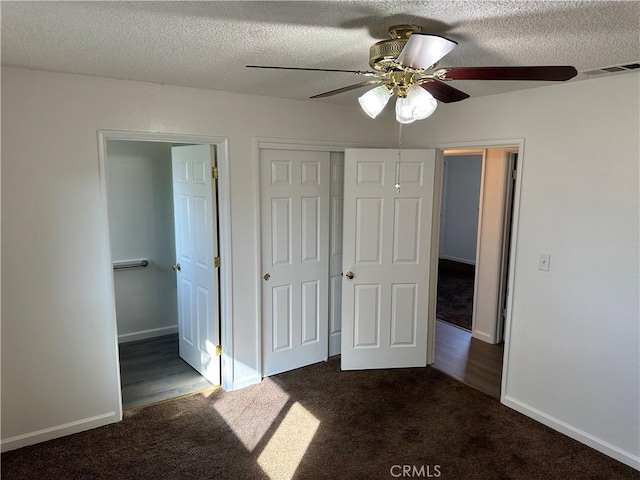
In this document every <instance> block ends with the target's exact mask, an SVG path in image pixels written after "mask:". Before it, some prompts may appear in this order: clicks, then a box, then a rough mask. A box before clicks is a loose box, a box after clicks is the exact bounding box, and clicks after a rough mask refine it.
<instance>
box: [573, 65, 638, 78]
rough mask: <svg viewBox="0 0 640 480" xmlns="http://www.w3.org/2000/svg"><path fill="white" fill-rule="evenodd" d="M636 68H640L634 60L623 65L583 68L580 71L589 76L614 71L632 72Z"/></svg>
mask: <svg viewBox="0 0 640 480" xmlns="http://www.w3.org/2000/svg"><path fill="white" fill-rule="evenodd" d="M638 69H640V63H637V62H636V63H627V64H624V65H611V66H610V67H602V68H596V69H594V70H583V71H582V72H581V73H583V74H585V75H587V76H589V77H590V76H592V75H594V76H595V75H613V74H615V73H623V72H632V71H634V70H638Z"/></svg>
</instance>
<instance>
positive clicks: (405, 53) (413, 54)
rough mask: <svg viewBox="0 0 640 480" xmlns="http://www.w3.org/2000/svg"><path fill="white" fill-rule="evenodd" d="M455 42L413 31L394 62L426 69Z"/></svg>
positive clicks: (448, 50) (452, 46) (455, 43)
mask: <svg viewBox="0 0 640 480" xmlns="http://www.w3.org/2000/svg"><path fill="white" fill-rule="evenodd" d="M456 45H458V43H457V42H454V41H453V40H449V39H448V38H444V37H440V36H438V35H427V34H424V33H418V32H414V33H412V34H411V36H410V37H409V40H407V43H406V44H405V46H404V48H403V49H402V51H401V52H400V55H398V58H397V60H396V62H398V63H399V64H400V65H403V66H405V67H411V68H424V69H427V68H429V67H430V66H432V65H433V64H434V63H436V62H437V61H438V60H440V59H441V58H442V57H444V56H445V55H446V54H447V53H449V52H450V51H451V50H453V49H454V48H455V47H456Z"/></svg>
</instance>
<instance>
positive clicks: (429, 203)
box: [341, 149, 435, 370]
mask: <svg viewBox="0 0 640 480" xmlns="http://www.w3.org/2000/svg"><path fill="white" fill-rule="evenodd" d="M396 169H398V170H396ZM396 172H399V180H400V182H399V183H400V192H397V191H396V189H395V184H396V180H397V178H396ZM434 173H435V150H403V151H402V157H401V159H400V162H398V151H397V150H381V149H376V150H371V149H366V150H365V149H354V150H347V151H346V153H345V171H344V212H343V214H344V230H343V252H342V254H343V270H344V272H345V274H346V272H350V274H349V276H351V274H352V275H353V278H352V279H349V278H348V276H345V277H343V280H342V359H341V361H342V368H343V369H344V370H351V369H367V368H394V367H417V366H425V365H426V363H427V320H428V309H429V305H428V298H429V272H430V255H431V236H432V235H431V232H432V211H433V195H434Z"/></svg>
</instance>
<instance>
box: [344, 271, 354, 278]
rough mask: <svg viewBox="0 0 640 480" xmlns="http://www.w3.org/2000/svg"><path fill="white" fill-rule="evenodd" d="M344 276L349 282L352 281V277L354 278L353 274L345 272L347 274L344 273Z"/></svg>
mask: <svg viewBox="0 0 640 480" xmlns="http://www.w3.org/2000/svg"><path fill="white" fill-rule="evenodd" d="M345 276H346V277H347V278H348V279H349V280H352V279H353V277H354V275H353V272H347V273H345Z"/></svg>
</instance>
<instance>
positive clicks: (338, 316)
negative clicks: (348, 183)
mask: <svg viewBox="0 0 640 480" xmlns="http://www.w3.org/2000/svg"><path fill="white" fill-rule="evenodd" d="M343 179H344V153H342V152H332V153H331V204H330V208H331V210H330V214H329V215H330V222H331V223H330V227H329V235H330V241H329V356H333V355H339V354H340V343H341V342H342V204H343V198H342V190H343V187H344V181H343Z"/></svg>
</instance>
